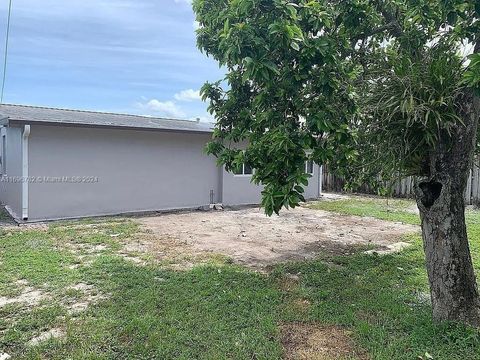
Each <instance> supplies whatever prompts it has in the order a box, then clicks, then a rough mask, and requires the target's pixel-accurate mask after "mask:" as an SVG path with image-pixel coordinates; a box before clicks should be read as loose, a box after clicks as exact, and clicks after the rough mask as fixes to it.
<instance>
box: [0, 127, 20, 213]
mask: <svg viewBox="0 0 480 360" xmlns="http://www.w3.org/2000/svg"><path fill="white" fill-rule="evenodd" d="M6 130H7V132H6V135H7V136H6V140H7V154H6V157H5V160H6V166H7V174H6V175H7V177H5V176H3V177H2V179H1V181H0V202H1V203H2V204H4V205H7V207H8V208H9V210H10V211H11V212H12V215H13V216H14V217H15V218H20V217H21V214H22V184H21V182H7V181H6V180H7V178H8V179H10V180H13V179H14V178H17V179H20V177H21V176H22V132H23V129H22V128H17V127H10V128H6ZM0 140H1V139H0ZM0 146H1V144H0Z"/></svg>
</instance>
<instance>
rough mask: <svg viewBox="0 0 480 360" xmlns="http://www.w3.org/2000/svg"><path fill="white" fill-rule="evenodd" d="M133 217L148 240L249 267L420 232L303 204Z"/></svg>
mask: <svg viewBox="0 0 480 360" xmlns="http://www.w3.org/2000/svg"><path fill="white" fill-rule="evenodd" d="M137 221H139V222H140V223H141V224H142V226H143V228H144V229H145V230H146V231H148V232H150V233H152V234H154V235H155V236H153V237H151V238H150V239H151V240H150V241H158V242H161V241H162V239H169V241H171V240H174V241H175V242H176V243H177V244H178V243H179V244H183V245H185V246H186V247H188V248H189V249H191V250H193V251H194V252H195V253H205V252H206V253H218V254H223V255H226V256H228V257H231V258H232V259H233V261H234V262H236V263H239V264H242V265H247V266H251V267H265V266H268V265H272V264H274V263H279V262H285V261H290V260H305V259H312V258H314V257H315V256H317V255H318V254H319V253H329V254H338V255H342V254H349V253H352V252H354V251H355V248H356V247H358V246H359V245H360V246H362V245H363V246H370V247H371V248H374V249H379V250H382V249H388V248H390V247H392V245H394V244H398V243H399V242H400V241H401V237H402V236H403V235H404V234H406V233H411V232H416V231H419V228H417V227H415V226H412V225H405V224H401V223H393V222H386V221H381V220H376V219H373V218H365V217H356V216H346V215H338V214H334V213H331V212H326V211H320V210H312V209H309V208H306V207H299V208H296V209H293V210H289V211H283V212H282V213H281V215H280V216H273V217H267V216H265V214H264V213H263V210H261V209H257V208H245V209H241V210H235V211H211V212H189V213H177V214H165V215H159V216H152V217H144V218H140V219H137ZM395 247H396V246H393V248H395Z"/></svg>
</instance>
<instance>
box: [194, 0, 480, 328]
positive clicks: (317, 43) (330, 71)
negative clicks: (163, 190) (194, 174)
mask: <svg viewBox="0 0 480 360" xmlns="http://www.w3.org/2000/svg"><path fill="white" fill-rule="evenodd" d="M193 8H194V11H195V13H196V16H197V21H198V22H199V23H200V28H199V30H198V31H197V36H198V39H197V40H198V45H199V47H200V49H201V50H203V51H204V52H205V53H206V54H208V55H209V56H211V57H213V58H214V59H216V60H217V61H218V62H219V64H220V65H221V66H224V67H225V68H226V69H227V75H226V78H225V79H223V81H219V82H217V83H213V84H210V83H207V84H205V86H204V87H203V88H202V94H203V97H204V99H208V100H209V102H210V105H209V110H210V112H211V113H212V114H214V116H215V119H216V127H215V131H214V139H213V141H212V142H211V143H210V144H209V145H208V147H207V151H208V152H209V153H210V154H213V155H215V156H217V157H218V159H219V162H220V163H221V164H224V165H225V167H226V169H227V170H234V169H235V168H237V167H239V166H240V165H241V164H242V163H247V164H248V165H250V166H252V167H253V168H255V169H256V172H255V174H254V177H253V181H255V182H257V183H262V184H263V185H265V189H264V191H263V200H262V205H263V206H264V207H265V210H266V213H267V214H269V215H271V214H272V213H273V212H277V213H278V212H279V211H280V209H281V208H282V207H295V206H296V205H298V204H299V202H301V201H303V200H304V199H303V196H302V193H303V187H304V186H305V184H307V183H308V175H307V174H305V166H304V164H305V161H306V160H307V159H313V160H314V161H315V162H317V163H319V164H329V165H330V166H332V167H334V168H335V169H337V171H341V172H343V173H344V174H345V175H347V176H349V177H350V178H351V179H352V182H353V181H355V180H356V181H359V180H361V181H363V180H365V179H369V180H381V182H382V183H383V182H385V181H387V180H389V179H392V178H393V177H395V176H403V175H415V176H417V177H418V178H419V181H418V183H417V185H416V194H417V203H418V207H419V209H420V214H421V220H422V233H423V240H424V245H425V246H424V248H425V254H426V263H427V270H428V277H429V281H430V287H431V296H432V305H433V316H434V319H435V320H438V321H443V320H452V321H459V322H464V323H468V324H471V325H475V326H479V325H480V298H479V294H478V290H477V284H476V279H475V275H474V271H473V266H472V261H471V256H470V251H469V245H468V239H467V233H466V226H465V215H464V212H465V205H464V200H463V194H464V191H465V187H466V183H467V178H468V170H469V167H470V165H471V162H472V157H473V154H474V151H475V147H476V144H477V131H478V120H479V116H480V98H479V96H480V91H479V88H480V54H479V53H480V35H479V34H480V2H479V1H478V0H476V1H472V0H470V1H468V0H330V1H328V0H316V1H314V0H292V1H284V0H194V2H193ZM469 48H472V49H473V51H470V52H471V54H470V55H469V56H468V57H466V56H463V55H461V54H460V51H461V50H463V51H465V49H469ZM243 143H246V144H247V145H246V148H245V149H242V147H240V146H239V144H243Z"/></svg>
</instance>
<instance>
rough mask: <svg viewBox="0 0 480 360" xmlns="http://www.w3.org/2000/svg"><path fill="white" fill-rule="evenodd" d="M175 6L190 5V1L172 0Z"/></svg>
mask: <svg viewBox="0 0 480 360" xmlns="http://www.w3.org/2000/svg"><path fill="white" fill-rule="evenodd" d="M174 1H175V3H176V4H187V5H191V4H192V0H174Z"/></svg>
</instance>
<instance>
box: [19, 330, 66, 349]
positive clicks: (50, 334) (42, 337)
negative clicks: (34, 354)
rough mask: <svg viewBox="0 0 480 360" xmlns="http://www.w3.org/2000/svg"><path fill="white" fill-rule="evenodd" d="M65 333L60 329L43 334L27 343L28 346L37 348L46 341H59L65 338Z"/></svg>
mask: <svg viewBox="0 0 480 360" xmlns="http://www.w3.org/2000/svg"><path fill="white" fill-rule="evenodd" d="M65 336H66V334H65V331H64V330H63V329H60V328H56V329H51V330H48V331H45V332H43V333H41V334H40V335H38V336H36V337H34V338H33V339H31V340H30V341H28V342H27V346H37V345H40V344H41V343H42V342H44V341H48V340H50V339H58V338H63V337H65Z"/></svg>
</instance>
